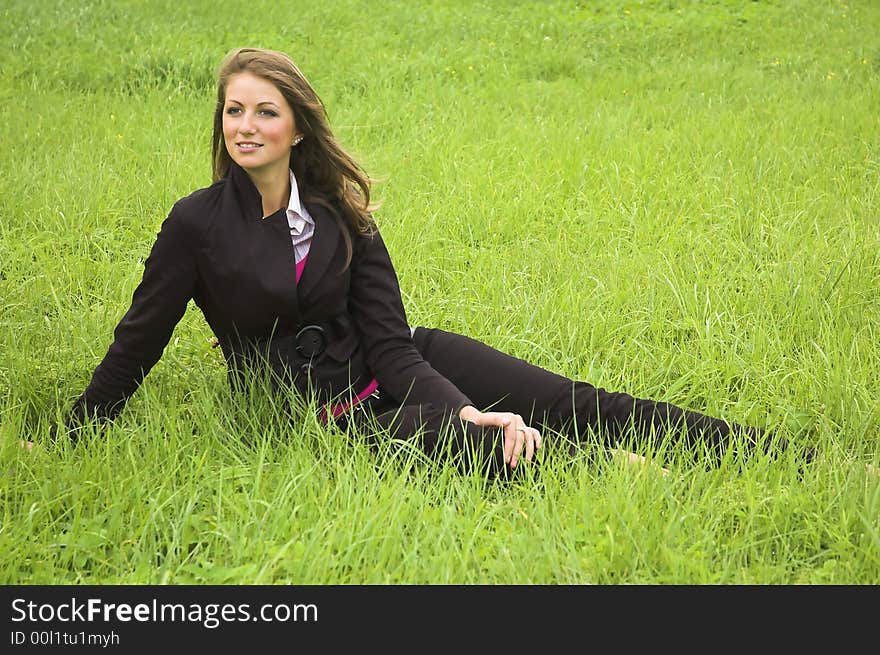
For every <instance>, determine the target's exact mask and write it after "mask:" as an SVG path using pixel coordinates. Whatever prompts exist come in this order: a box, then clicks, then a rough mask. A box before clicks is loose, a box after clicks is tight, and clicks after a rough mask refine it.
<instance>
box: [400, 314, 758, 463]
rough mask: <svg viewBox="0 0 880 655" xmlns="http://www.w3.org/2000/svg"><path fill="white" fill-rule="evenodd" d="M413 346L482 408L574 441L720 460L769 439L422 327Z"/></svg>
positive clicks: (750, 430)
mask: <svg viewBox="0 0 880 655" xmlns="http://www.w3.org/2000/svg"><path fill="white" fill-rule="evenodd" d="M413 341H414V342H415V344H416V347H417V348H418V349H419V351H420V352H421V354H422V356H423V357H424V358H425V360H427V361H428V363H430V364H431V366H432V367H433V368H434V369H436V370H437V371H438V372H439V373H440V374H441V375H443V376H445V377H447V378H448V379H449V380H451V381H452V383H453V384H455V385H456V386H457V387H458V388H459V389H461V391H462V392H463V393H464V394H466V395H467V396H468V397H469V398H470V399H471V400H472V401H473V402H474V403H475V405H476V406H477V408H478V409H481V410H484V411H485V410H487V409H489V408H491V409H493V410H498V411H510V412H514V413H517V414H520V415H521V416H522V417H523V418H524V419H525V420H526V421H527V422H530V423H532V424H533V425H536V426H542V427H544V428H547V429H551V430H554V431H558V432H560V433H562V434H565V435H567V436H568V437H569V438H570V439H571V440H572V441H573V442H577V441H578V440H579V437H580V436H581V435H585V434H587V432H588V431H589V430H592V431H595V432H597V433H598V434H599V435H600V436H601V438H602V439H603V441H604V442H605V443H606V445H607V446H609V447H616V446H618V444H620V443H624V444H626V443H631V444H632V447H633V448H636V449H638V448H639V447H644V446H647V445H649V444H650V442H651V439H652V438H657V439H659V440H665V439H667V438H669V437H670V436H671V437H678V436H681V437H682V438H683V439H684V440H685V443H686V444H687V445H688V446H690V447H693V448H695V449H696V450H697V451H702V450H708V451H709V452H710V454H712V455H713V456H715V457H718V456H720V455H721V454H722V453H723V451H724V450H726V449H727V447H728V446H730V445H731V442H732V437H733V436H734V435H740V436H741V437H743V439H742V442H743V444H744V445H746V446H748V445H754V444H756V443H758V442H759V441H760V440H761V438H762V431H761V430H759V429H756V428H750V427H744V426H741V425H737V424H734V423H727V422H725V421H722V420H720V419H717V418H713V417H711V416H706V415H704V414H700V413H698V412H694V411H690V410H687V409H683V408H681V407H677V406H675V405H672V404H670V403H666V402H659V401H654V400H647V399H640V398H634V397H633V396H631V395H629V394H626V393H615V392H609V391H606V390H605V389H601V388H596V387H594V386H593V385H591V384H588V383H586V382H579V381H574V380H571V379H569V378H566V377H564V376H561V375H558V374H556V373H553V372H551V371H547V370H545V369H542V368H540V367H538V366H534V365H532V364H529V363H528V362H526V361H523V360H521V359H517V358H516V357H511V356H510V355H507V354H505V353H502V352H500V351H498V350H495V349H494V348H491V347H489V346H487V345H486V344H484V343H481V342H479V341H476V340H474V339H471V338H470V337H465V336H462V335H459V334H454V333H451V332H446V331H444V330H439V329H428V328H417V329H416V330H415V332H414V334H413Z"/></svg>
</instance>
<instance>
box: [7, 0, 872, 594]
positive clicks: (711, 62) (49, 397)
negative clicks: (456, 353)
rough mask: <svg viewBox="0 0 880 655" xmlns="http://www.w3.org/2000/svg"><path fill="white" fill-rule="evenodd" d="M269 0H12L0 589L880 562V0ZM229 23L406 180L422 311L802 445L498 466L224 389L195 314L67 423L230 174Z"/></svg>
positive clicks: (728, 570)
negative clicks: (358, 437) (161, 243)
mask: <svg viewBox="0 0 880 655" xmlns="http://www.w3.org/2000/svg"><path fill="white" fill-rule="evenodd" d="M247 9H248V11H247V12H246V13H247V20H245V16H244V15H243V14H242V12H241V11H238V10H236V11H232V10H230V11H228V12H227V11H223V10H218V9H216V3H213V2H207V1H204V2H178V1H175V2H170V1H169V2H109V1H106V2H86V1H84V0H83V1H81V2H72V1H71V2H60V1H59V2H50V1H41V2H37V3H33V2H25V1H23V0H7V1H6V2H4V3H3V6H2V9H0V18H2V20H0V39H2V42H3V43H4V46H5V47H4V50H3V53H2V55H0V70H2V72H0V101H2V102H0V119H2V125H3V126H4V130H3V144H4V146H5V147H4V148H2V151H0V412H2V416H0V458H2V461H0V512H2V514H0V516H2V526H0V582H3V583H173V584H177V583H192V582H195V583H223V584H225V583H247V584H250V583H271V584H275V583H297V584H300V583H321V584H323V583H395V584H397V583H465V584H470V583H517V584H518V583H576V584H581V583H615V584H616V583H627V584H628V583H648V584H654V583H686V584H691V583H693V584H703V583H721V584H737V583H758V584H780V583H795V584H800V583H803V584H826V583H828V584H832V583H836V584H865V583H867V584H877V583H880V477H878V476H877V475H874V474H872V473H871V470H870V466H874V467H876V466H878V465H880V448H878V444H880V401H878V398H880V381H878V377H880V376H878V373H880V356H878V355H880V349H878V343H880V327H878V326H880V39H878V37H877V35H878V34H880V4H878V3H877V2H874V1H872V0H864V1H861V2H856V1H852V2H839V1H824V0H823V1H812V0H803V1H800V2H795V1H792V2H788V1H782V0H777V1H776V2H733V1H720V0H719V1H716V2H700V3H697V2H684V1H679V0H663V1H660V0H657V1H647V0H646V1H643V2H639V1H636V0H632V1H630V2H620V3H618V2H573V1H568V2H519V1H510V2H503V1H498V2H488V1H487V2H481V3H476V2H474V3H471V2H464V1H459V2H456V1H453V0H447V1H446V2H439V1H438V2H423V3H414V2H408V1H399V2H367V1H364V2H355V1H344V0H339V1H325V2H317V3H316V2H264V1H263V0H252V1H251V2H248V3H247ZM242 45H255V46H261V47H269V48H275V49H279V50H283V51H286V52H288V53H290V54H291V55H292V56H293V58H294V59H295V60H296V61H297V62H298V63H299V65H300V66H301V68H302V69H303V71H304V72H305V73H306V75H307V76H308V77H309V79H310V81H311V82H312V83H313V85H314V86H315V87H316V89H317V90H318V92H319V93H320V94H321V96H322V98H323V100H324V101H325V103H326V105H327V108H328V111H329V114H330V118H331V121H332V123H333V125H334V126H335V127H336V132H337V135H338V136H339V137H340V139H341V140H342V142H343V143H344V144H345V145H346V146H347V147H348V148H350V150H351V151H352V152H354V153H355V154H356V155H357V156H358V157H359V159H360V161H361V162H362V163H363V165H364V167H365V168H366V169H367V171H368V172H369V173H370V174H372V175H373V176H375V177H378V178H381V179H382V180H383V182H382V183H380V184H378V185H377V186H376V189H375V194H376V197H377V198H378V199H380V200H381V201H382V203H383V205H382V208H381V209H380V211H379V212H377V219H378V221H379V224H380V227H381V229H382V232H383V235H384V237H385V240H386V242H387V243H388V246H389V249H390V251H391V255H392V258H393V259H394V262H395V265H396V267H397V271H398V274H399V277H400V282H401V286H402V288H403V292H404V300H405V302H406V305H407V311H408V316H409V319H410V321H411V322H412V323H413V324H418V325H428V326H436V327H442V328H445V329H448V330H452V331H459V332H463V333H465V334H469V335H471V336H473V337H475V338H478V339H481V340H483V341H485V342H487V343H489V344H491V345H493V346H495V347H497V348H500V349H502V350H505V351H507V352H510V353H511V354H514V355H517V356H519V357H522V358H525V359H528V360H530V361H532V362H534V363H536V364H540V365H542V366H545V367H549V368H551V369H553V370H555V371H558V372H560V373H563V374H565V375H568V376H570V377H573V378H578V379H584V380H588V381H590V382H592V383H594V384H596V385H598V386H602V387H605V388H608V389H614V390H621V391H627V392H629V393H632V394H634V395H637V396H642V397H650V398H658V399H663V400H668V401H671V402H674V403H676V404H679V405H683V406H686V407H691V408H693V409H696V410H698V411H703V412H705V413H709V414H712V415H716V416H721V417H724V418H726V419H730V420H735V421H739V422H743V423H751V424H755V425H760V426H765V427H768V428H771V429H772V430H773V431H774V432H775V433H777V434H779V435H780V436H783V437H786V438H788V439H791V440H792V441H793V442H794V444H795V445H796V446H798V447H800V446H807V445H811V446H816V447H817V449H818V452H819V456H818V458H817V460H816V461H814V462H813V463H812V464H810V465H808V466H807V467H806V468H803V467H801V466H800V461H799V460H798V458H797V451H798V448H794V449H792V451H788V452H784V453H782V454H780V455H779V456H778V457H776V458H768V457H756V458H755V459H753V460H750V461H748V462H745V463H742V462H734V461H728V462H726V463H725V464H723V465H722V466H721V467H720V468H707V467H705V466H703V465H702V463H700V462H698V463H697V464H696V465H695V464H693V463H692V462H691V461H690V460H689V459H688V458H687V457H685V456H683V455H682V454H681V453H679V452H677V451H676V449H675V448H669V449H665V450H664V451H662V452H659V453H656V454H655V456H656V457H657V458H658V461H660V462H662V464H663V466H665V467H667V468H668V469H669V470H670V474H669V475H661V474H660V471H659V469H658V468H657V467H633V466H627V465H625V464H624V463H622V462H621V461H619V460H617V459H606V458H601V457H599V458H593V457H584V458H583V460H580V459H579V460H576V461H574V462H573V463H568V462H567V461H566V459H565V456H564V454H563V452H562V450H561V449H559V450H556V449H554V446H553V440H552V435H546V436H547V439H548V441H549V442H550V443H549V444H548V447H547V448H546V452H545V453H544V455H545V457H544V461H543V462H542V464H541V470H540V475H538V476H534V475H531V474H530V473H528V472H527V474H526V475H524V476H523V477H522V478H521V479H519V480H516V481H514V482H512V483H499V482H489V483H487V482H484V481H482V480H481V479H480V478H479V477H478V476H475V475H462V474H459V473H456V472H455V471H454V470H453V469H452V468H451V467H447V466H434V465H431V464H428V463H424V462H421V461H419V460H418V458H417V457H415V456H414V455H411V454H409V453H407V452H406V451H395V452H382V453H379V454H376V453H373V452H371V451H370V450H368V449H367V448H366V447H364V446H363V445H362V444H360V443H358V442H356V441H353V440H351V439H347V438H346V437H345V435H341V434H339V433H337V432H334V431H331V430H327V429H324V428H322V427H321V426H320V425H319V424H318V422H317V421H316V420H315V419H314V418H309V417H308V416H309V414H308V413H307V412H305V413H303V414H302V417H301V420H300V421H299V422H296V423H294V424H291V423H290V422H288V421H286V420H284V419H283V418H282V417H281V416H280V414H279V412H277V411H274V409H273V407H272V406H271V403H269V402H262V401H259V400H257V399H251V400H250V401H242V402H233V401H232V400H231V399H230V397H229V395H228V393H227V388H226V378H225V369H224V364H223V361H222V357H221V354H220V352H219V350H215V349H212V348H210V344H209V339H210V337H211V336H212V335H211V333H210V331H209V329H208V327H207V325H206V324H205V322H204V320H203V318H202V316H201V314H200V312H199V310H198V309H197V308H195V307H193V306H191V307H190V308H189V310H188V311H187V313H186V315H185V316H184V319H183V320H182V321H181V323H180V324H179V325H178V327H177V329H176V331H175V334H174V337H173V339H172V342H171V343H170V344H169V345H168V347H167V349H166V351H165V354H164V356H163V358H162V360H161V361H160V362H159V364H158V365H157V366H156V367H155V368H154V370H153V371H152V373H150V375H149V376H148V378H147V379H146V381H145V383H144V385H143V386H142V387H141V389H140V390H139V391H138V393H137V394H136V395H135V396H134V398H133V399H132V400H131V402H130V403H129V404H128V406H127V408H126V409H125V411H124V412H123V413H122V415H121V416H120V418H119V419H118V420H117V421H116V422H115V423H114V424H113V425H112V426H110V427H108V428H107V429H105V430H104V431H102V432H101V433H100V434H97V435H95V436H94V438H91V439H86V440H84V442H82V443H81V444H80V445H79V446H77V447H76V448H70V447H69V446H68V445H66V444H58V445H52V444H51V443H50V442H49V441H48V439H47V434H48V431H49V428H50V426H51V425H52V424H54V423H55V422H57V421H58V420H59V418H60V417H61V416H62V414H63V413H64V411H65V410H66V409H67V407H69V405H70V403H71V402H72V401H73V399H74V398H75V397H76V396H77V395H79V393H80V392H81V391H82V390H83V388H84V387H85V385H86V384H87V383H88V381H89V379H90V376H91V373H92V371H93V370H94V367H95V366H96V365H97V364H98V362H99V361H100V359H101V357H103V355H104V353H105V352H106V349H107V347H108V346H109V344H110V342H111V339H112V331H113V328H114V326H115V325H116V322H117V321H118V320H119V319H120V318H121V316H122V314H123V313H124V312H125V310H126V309H127V307H128V303H129V301H130V299H131V294H132V291H133V290H134V288H135V286H136V285H137V283H138V281H139V279H140V275H141V272H142V270H143V261H144V258H145V257H146V255H147V253H148V252H149V249H150V246H151V244H152V240H153V238H154V237H155V234H156V232H157V230H158V227H159V225H160V223H161V222H162V220H163V219H164V217H165V216H166V214H167V212H168V211H169V210H170V208H171V206H172V204H173V203H174V201H175V200H177V199H178V198H180V197H182V196H184V195H186V194H188V193H189V192H190V191H192V190H194V189H196V188H199V187H202V186H206V185H207V184H209V183H210V143H209V141H210V138H209V137H210V123H211V111H212V105H213V96H214V89H213V75H214V71H215V69H216V66H217V64H218V63H219V61H220V59H221V58H222V56H223V55H224V54H225V53H226V52H227V51H228V50H229V49H231V48H233V47H237V46H242ZM20 439H32V440H34V441H35V442H37V444H38V445H37V447H36V448H35V449H34V450H33V451H32V452H26V451H24V450H23V449H22V448H20V446H19V440H20ZM588 454H589V453H588Z"/></svg>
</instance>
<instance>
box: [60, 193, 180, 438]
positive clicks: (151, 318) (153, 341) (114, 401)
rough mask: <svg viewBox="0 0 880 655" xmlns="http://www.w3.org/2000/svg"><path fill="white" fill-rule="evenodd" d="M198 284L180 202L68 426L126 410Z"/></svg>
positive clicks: (160, 235) (158, 241)
mask: <svg viewBox="0 0 880 655" xmlns="http://www.w3.org/2000/svg"><path fill="white" fill-rule="evenodd" d="M195 284H196V264H195V254H194V251H193V249H192V247H191V243H190V239H189V237H188V234H187V230H186V226H185V222H184V219H183V217H182V216H181V215H180V212H179V211H178V210H177V207H176V206H175V208H174V209H172V211H171V213H170V214H169V215H168V218H166V219H165V221H164V222H163V223H162V227H161V229H160V231H159V234H158V235H157V237H156V241H155V243H154V244H153V247H152V250H151V251H150V255H149V257H148V258H147V260H146V262H145V263H144V274H143V279H142V280H141V282H140V284H139V285H138V287H137V288H136V289H135V291H134V295H133V297H132V301H131V307H130V308H129V310H128V311H127V312H126V313H125V315H124V316H123V317H122V320H121V321H120V322H119V324H118V325H117V326H116V329H115V331H114V340H113V343H112V344H111V345H110V348H109V350H108V351H107V354H106V355H105V356H104V359H103V360H102V361H101V363H100V364H99V365H98V367H97V368H96V369H95V371H94V373H93V375H92V380H91V382H90V383H89V385H88V387H86V390H85V391H84V392H83V393H82V395H81V396H80V397H79V398H78V399H77V400H76V402H75V403H74V405H73V407H72V409H71V410H70V413H69V414H68V416H67V419H66V426H65V427H66V428H67V429H68V431H73V430H75V428H77V427H79V426H81V425H82V424H83V423H84V422H85V421H88V420H95V419H97V420H106V419H111V418H114V417H115V416H116V415H117V414H118V413H119V412H120V411H121V410H122V408H123V407H124V406H125V403H126V401H127V400H128V399H129V398H130V397H131V395H132V394H133V393H134V392H135V391H136V390H137V388H138V387H139V386H140V384H141V382H142V381H143V379H144V377H146V375H147V373H149V372H150V369H151V368H153V366H154V365H155V363H156V362H157V361H158V360H159V357H161V355H162V352H163V350H164V349H165V346H166V345H167V344H168V341H169V340H170V339H171V334H172V332H173V331H174V326H175V325H177V323H178V321H180V319H181V317H182V316H183V313H184V312H185V311H186V306H187V303H188V302H189V300H190V298H192V295H193V292H194V289H195ZM71 436H73V435H71Z"/></svg>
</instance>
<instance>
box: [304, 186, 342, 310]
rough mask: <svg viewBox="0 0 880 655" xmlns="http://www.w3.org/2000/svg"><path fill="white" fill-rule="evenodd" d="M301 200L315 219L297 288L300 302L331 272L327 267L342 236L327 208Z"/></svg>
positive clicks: (317, 203)
mask: <svg viewBox="0 0 880 655" xmlns="http://www.w3.org/2000/svg"><path fill="white" fill-rule="evenodd" d="M303 202H304V203H305V205H306V208H307V209H308V210H309V214H310V215H311V217H312V219H314V221H315V234H314V235H313V236H312V243H311V245H310V246H309V258H308V260H307V261H306V267H305V269H303V274H302V277H301V278H300V280H299V285H298V288H297V292H298V295H299V299H300V301H301V304H302V301H303V300H305V299H306V298H308V296H309V294H310V293H311V292H312V291H313V290H314V288H315V287H316V286H318V285H319V284H320V282H321V280H322V279H323V278H324V276H325V275H327V274H328V273H330V274H332V273H333V271H328V269H329V268H330V264H331V262H332V261H333V255H334V253H335V252H336V249H337V247H338V245H339V240H340V239H341V238H342V234H341V233H340V231H339V226H338V225H337V223H336V220H335V219H334V218H333V216H332V215H331V214H330V210H329V209H327V208H326V207H324V206H323V205H322V204H321V203H319V202H310V201H308V200H305V199H304V200H303ZM338 264H339V265H340V266H341V264H342V262H338ZM337 272H338V271H337Z"/></svg>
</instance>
